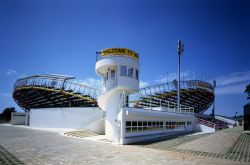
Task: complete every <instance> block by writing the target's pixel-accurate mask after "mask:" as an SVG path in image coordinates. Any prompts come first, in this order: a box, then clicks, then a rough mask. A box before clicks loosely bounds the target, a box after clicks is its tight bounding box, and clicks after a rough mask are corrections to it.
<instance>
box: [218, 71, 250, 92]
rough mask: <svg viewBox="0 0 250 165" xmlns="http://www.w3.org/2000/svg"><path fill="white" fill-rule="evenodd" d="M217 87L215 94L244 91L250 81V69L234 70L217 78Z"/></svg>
mask: <svg viewBox="0 0 250 165" xmlns="http://www.w3.org/2000/svg"><path fill="white" fill-rule="evenodd" d="M215 80H216V81H217V87H216V89H215V94H218V95H222V94H237V93H238V94H239V93H244V90H245V88H246V85H247V84H248V83H249V82H250V71H244V72H234V73H231V74H227V75H223V76H219V77H217V78H215Z"/></svg>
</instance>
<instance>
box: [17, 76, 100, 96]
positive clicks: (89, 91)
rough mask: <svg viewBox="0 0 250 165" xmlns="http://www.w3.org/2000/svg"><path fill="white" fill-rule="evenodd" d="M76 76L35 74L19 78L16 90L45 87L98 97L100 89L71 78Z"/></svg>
mask: <svg viewBox="0 0 250 165" xmlns="http://www.w3.org/2000/svg"><path fill="white" fill-rule="evenodd" d="M73 78H74V77H69V76H60V75H35V76H30V77H25V78H21V79H18V80H17V81H16V82H15V84H14V90H16V89H18V88H21V87H43V88H47V89H54V90H60V91H65V92H69V93H74V94H78V95H81V96H87V97H92V98H93V99H97V96H98V95H99V94H100V93H101V91H100V90H99V89H95V88H92V87H88V86H86V85H83V84H80V83H77V82H74V81H72V80H69V79H73Z"/></svg>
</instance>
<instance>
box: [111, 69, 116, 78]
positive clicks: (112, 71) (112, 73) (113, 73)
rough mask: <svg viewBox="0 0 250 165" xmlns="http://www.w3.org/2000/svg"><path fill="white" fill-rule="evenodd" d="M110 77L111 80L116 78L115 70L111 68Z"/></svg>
mask: <svg viewBox="0 0 250 165" xmlns="http://www.w3.org/2000/svg"><path fill="white" fill-rule="evenodd" d="M110 78H111V80H114V79H115V70H111V75H110Z"/></svg>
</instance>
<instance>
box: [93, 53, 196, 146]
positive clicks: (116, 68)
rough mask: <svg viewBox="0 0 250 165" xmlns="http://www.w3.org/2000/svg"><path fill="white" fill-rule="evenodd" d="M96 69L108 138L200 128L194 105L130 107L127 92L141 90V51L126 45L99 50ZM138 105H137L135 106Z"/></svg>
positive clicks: (119, 140)
mask: <svg viewBox="0 0 250 165" xmlns="http://www.w3.org/2000/svg"><path fill="white" fill-rule="evenodd" d="M96 73H97V74H98V75H100V76H101V77H102V82H103V83H102V94H101V95H100V96H99V98H98V105H99V107H100V108H101V109H102V110H104V111H106V118H105V135H106V137H107V139H108V140H110V141H113V142H117V143H119V144H128V143H134V142H138V141H143V140H147V139H151V138H157V137H161V136H166V135H170V134H177V133H183V132H189V131H195V130H196V129H197V122H196V118H195V117H194V115H193V109H192V108H190V107H186V106H181V107H183V108H182V109H181V110H180V111H178V110H177V109H173V108H170V107H154V108H147V109H143V108H139V107H137V106H136V105H135V106H134V107H129V104H128V103H129V100H128V98H129V97H128V96H129V95H130V94H133V93H137V92H138V91H139V73H140V63H139V55H138V54H137V53H135V52H134V51H132V50H129V49H125V48H109V49H105V50H102V51H101V52H98V55H97V62H96ZM135 107H136V108H135Z"/></svg>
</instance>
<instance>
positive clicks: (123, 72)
mask: <svg viewBox="0 0 250 165" xmlns="http://www.w3.org/2000/svg"><path fill="white" fill-rule="evenodd" d="M120 76H127V66H125V65H121V66H120Z"/></svg>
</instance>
